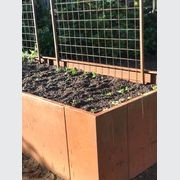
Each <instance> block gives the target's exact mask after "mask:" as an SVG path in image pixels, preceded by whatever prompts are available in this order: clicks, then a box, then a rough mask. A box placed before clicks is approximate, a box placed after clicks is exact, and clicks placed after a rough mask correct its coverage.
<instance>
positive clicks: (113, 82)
mask: <svg viewBox="0 0 180 180" xmlns="http://www.w3.org/2000/svg"><path fill="white" fill-rule="evenodd" d="M22 79H23V80H22V90H23V92H28V93H31V94H34V95H37V96H41V97H44V98H48V99H51V100H54V101H57V102H60V103H64V104H67V105H71V106H74V107H77V108H81V109H84V110H86V111H91V112H99V111H102V110H103V109H107V108H110V107H112V106H114V105H117V104H120V103H122V102H125V101H127V100H129V99H131V98H134V97H137V96H140V95H142V94H144V93H147V92H149V91H151V90H153V87H155V86H154V85H153V84H146V85H143V84H137V83H132V82H129V81H126V80H121V79H119V78H113V77H110V76H105V75H99V74H95V73H91V72H90V73H89V72H84V71H81V70H76V69H67V68H66V69H65V68H60V69H56V67H55V66H49V65H47V64H38V63H37V62H31V63H30V62H27V61H25V62H23V63H22Z"/></svg>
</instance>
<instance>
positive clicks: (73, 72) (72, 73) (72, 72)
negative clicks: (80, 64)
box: [71, 68, 77, 76]
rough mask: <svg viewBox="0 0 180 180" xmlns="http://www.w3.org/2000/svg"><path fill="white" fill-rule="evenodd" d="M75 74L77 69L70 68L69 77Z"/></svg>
mask: <svg viewBox="0 0 180 180" xmlns="http://www.w3.org/2000/svg"><path fill="white" fill-rule="evenodd" d="M76 74H77V69H76V68H72V69H71V75H72V76H75V75H76Z"/></svg>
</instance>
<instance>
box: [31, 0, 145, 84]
mask: <svg viewBox="0 0 180 180" xmlns="http://www.w3.org/2000/svg"><path fill="white" fill-rule="evenodd" d="M124 1H126V3H127V0H124ZM31 2H32V7H33V14H34V16H33V17H34V28H35V36H36V45H37V51H38V59H39V60H40V59H41V57H40V53H39V43H38V35H37V24H36V12H35V7H34V0H31ZM50 7H51V20H52V27H53V38H54V48H55V59H56V65H57V66H58V67H59V66H60V65H66V64H67V62H70V63H71V62H74V59H64V58H62V57H61V56H59V53H60V52H61V48H60V49H59V47H58V37H57V25H56V17H55V12H54V0H50ZM138 8H139V44H140V68H138V69H134V70H135V71H137V72H139V70H140V73H141V78H140V80H139V77H138V76H139V75H136V80H137V82H141V83H145V73H144V71H145V70H144V37H143V36H144V21H143V19H144V13H143V0H139V7H138ZM100 48H101V47H100ZM42 57H43V56H42ZM49 58H50V59H53V58H51V57H49ZM77 63H78V64H79V63H80V62H77ZM84 63H85V64H89V65H90V66H92V65H93V63H91V62H84ZM101 65H102V69H103V67H107V68H108V66H109V71H111V70H113V68H112V66H110V65H108V64H98V67H99V66H101ZM94 66H96V65H95V63H94ZM114 68H115V69H117V68H118V69H122V70H123V69H126V70H127V68H128V67H123V66H119V67H117V66H116V67H115V66H114ZM130 73H131V68H129V71H128V74H129V75H128V76H129V80H130ZM111 74H112V73H111Z"/></svg>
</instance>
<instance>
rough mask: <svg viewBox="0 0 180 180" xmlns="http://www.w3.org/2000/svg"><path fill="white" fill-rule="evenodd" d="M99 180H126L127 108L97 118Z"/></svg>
mask: <svg viewBox="0 0 180 180" xmlns="http://www.w3.org/2000/svg"><path fill="white" fill-rule="evenodd" d="M97 142H98V162H99V177H100V178H99V179H100V180H120V179H122V180H128V146H127V106H123V107H120V108H117V109H114V110H112V111H109V112H107V113H104V114H102V115H100V116H97Z"/></svg>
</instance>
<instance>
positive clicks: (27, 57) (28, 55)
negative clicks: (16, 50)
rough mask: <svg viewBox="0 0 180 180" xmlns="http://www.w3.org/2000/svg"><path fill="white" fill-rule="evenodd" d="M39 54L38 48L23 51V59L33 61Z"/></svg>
mask: <svg viewBox="0 0 180 180" xmlns="http://www.w3.org/2000/svg"><path fill="white" fill-rule="evenodd" d="M37 56H38V53H37V50H36V49H35V50H29V52H28V51H25V52H22V61H29V62H32V61H33V60H34V59H35V58H36V57H37Z"/></svg>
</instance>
